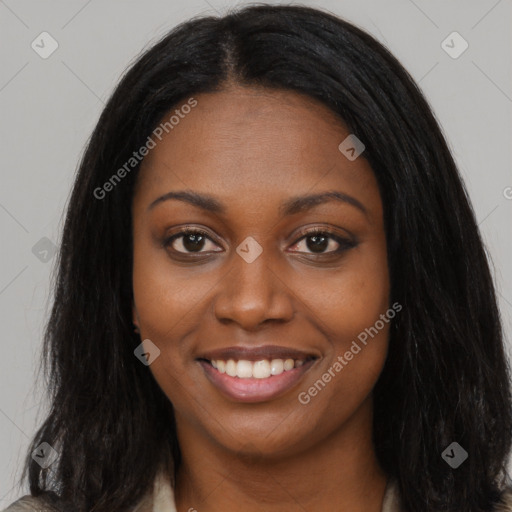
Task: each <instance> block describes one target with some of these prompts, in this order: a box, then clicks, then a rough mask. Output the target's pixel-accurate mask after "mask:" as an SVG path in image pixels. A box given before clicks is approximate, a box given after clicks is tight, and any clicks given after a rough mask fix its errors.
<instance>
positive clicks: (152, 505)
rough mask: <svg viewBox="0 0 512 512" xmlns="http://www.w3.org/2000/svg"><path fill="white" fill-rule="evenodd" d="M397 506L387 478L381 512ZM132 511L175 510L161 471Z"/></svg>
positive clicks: (390, 511)
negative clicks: (147, 493)
mask: <svg viewBox="0 0 512 512" xmlns="http://www.w3.org/2000/svg"><path fill="white" fill-rule="evenodd" d="M399 507H400V502H399V498H398V491H397V487H396V485H395V483H394V482H393V481H391V480H388V484H387V486H386V491H385V493H384V500H383V502H382V512H400V508H399ZM134 512H176V504H175V502H174V492H173V490H172V487H171V485H170V484H169V481H168V480H167V479H166V478H165V476H164V474H163V473H159V474H158V475H157V477H156V478H155V483H154V487H153V495H152V496H149V497H148V498H147V499H145V500H144V501H143V502H142V503H140V505H139V507H137V508H136V510H135V511H134Z"/></svg>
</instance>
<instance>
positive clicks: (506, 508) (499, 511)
mask: <svg viewBox="0 0 512 512" xmlns="http://www.w3.org/2000/svg"><path fill="white" fill-rule="evenodd" d="M494 512H512V487H507V488H506V489H505V490H504V491H503V493H502V495H501V499H500V503H497V504H496V505H495V506H494Z"/></svg>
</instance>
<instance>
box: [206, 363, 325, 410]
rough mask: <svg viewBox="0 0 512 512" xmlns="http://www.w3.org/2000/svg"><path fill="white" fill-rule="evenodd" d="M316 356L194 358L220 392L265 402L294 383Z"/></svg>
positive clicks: (245, 399) (309, 366) (244, 399)
mask: <svg viewBox="0 0 512 512" xmlns="http://www.w3.org/2000/svg"><path fill="white" fill-rule="evenodd" d="M316 360H317V357H313V356H305V357H302V356H301V357H297V358H291V357H288V358H273V359H258V360H255V361H254V360H253V361H251V360H249V359H233V358H230V359H220V358H217V359H202V358H201V359H198V360H197V361H198V363H199V364H200V365H201V367H202V369H203V371H204V374H205V375H206V377H207V379H208V380H209V381H210V382H211V383H212V384H213V385H214V386H215V388H216V389H217V390H218V391H220V392H221V393H222V394H223V395H224V396H226V397H227V398H229V399H231V400H235V401H239V402H265V401H268V400H271V399H275V398H278V397H279V396H281V395H283V394H285V393H286V392H287V391H289V390H290V389H291V388H293V387H294V386H296V385H297V384H298V382H299V381H300V380H301V379H302V377H303V376H304V374H305V373H306V372H307V371H308V370H309V369H310V368H311V366H312V365H313V364H314V362H315V361H316Z"/></svg>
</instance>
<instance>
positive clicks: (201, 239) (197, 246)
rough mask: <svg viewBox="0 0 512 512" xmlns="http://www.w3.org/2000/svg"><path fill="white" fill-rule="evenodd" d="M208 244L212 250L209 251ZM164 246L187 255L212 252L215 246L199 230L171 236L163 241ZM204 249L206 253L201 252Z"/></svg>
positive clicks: (189, 230)
mask: <svg viewBox="0 0 512 512" xmlns="http://www.w3.org/2000/svg"><path fill="white" fill-rule="evenodd" d="M208 243H210V244H211V245H212V246H213V248H210V249H209V248H208ZM164 245H165V246H166V247H171V248H172V249H173V250H174V251H176V252H178V253H181V254H187V253H201V252H208V251H210V250H214V247H215V245H216V244H214V243H213V241H212V240H211V238H210V237H209V236H208V235H207V233H206V232H204V231H201V230H200V229H194V230H192V229H188V230H184V231H180V232H179V233H176V234H174V235H172V236H171V237H169V238H168V239H167V240H166V241H165V243H164ZM205 247H206V251H203V249H204V248H205ZM216 252H218V251H216Z"/></svg>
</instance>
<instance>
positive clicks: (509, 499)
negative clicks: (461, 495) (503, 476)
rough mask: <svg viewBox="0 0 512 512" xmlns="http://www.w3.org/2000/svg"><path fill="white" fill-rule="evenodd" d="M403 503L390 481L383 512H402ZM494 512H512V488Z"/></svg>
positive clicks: (393, 483) (505, 489)
mask: <svg viewBox="0 0 512 512" xmlns="http://www.w3.org/2000/svg"><path fill="white" fill-rule="evenodd" d="M401 510H402V503H401V500H400V494H399V491H398V485H397V483H396V481H395V480H390V481H389V482H388V485H387V486H386V491H385V493H384V502H383V506H382V512H400V511H401ZM492 512H512V487H505V488H504V489H503V491H502V494H501V496H500V501H499V502H498V503H496V504H495V505H494V507H493V508H492Z"/></svg>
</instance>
